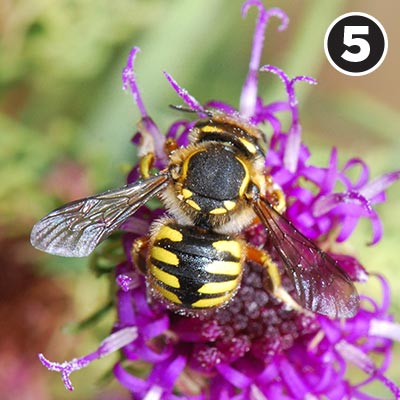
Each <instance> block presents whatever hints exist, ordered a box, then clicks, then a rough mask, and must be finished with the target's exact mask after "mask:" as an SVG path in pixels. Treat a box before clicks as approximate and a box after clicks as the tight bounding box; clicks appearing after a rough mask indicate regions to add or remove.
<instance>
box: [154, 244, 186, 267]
mask: <svg viewBox="0 0 400 400" xmlns="http://www.w3.org/2000/svg"><path fill="white" fill-rule="evenodd" d="M150 256H151V257H152V258H154V259H155V260H157V261H161V262H163V263H165V264H169V265H175V266H178V265H179V258H178V256H177V255H176V254H174V253H172V252H171V251H169V250H166V249H163V248H162V247H158V246H154V247H153V248H152V249H151V252H150Z"/></svg>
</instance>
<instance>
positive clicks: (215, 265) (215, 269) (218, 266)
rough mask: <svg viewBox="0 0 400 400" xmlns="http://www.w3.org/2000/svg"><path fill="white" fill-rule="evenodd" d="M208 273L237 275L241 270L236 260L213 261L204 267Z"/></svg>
mask: <svg viewBox="0 0 400 400" xmlns="http://www.w3.org/2000/svg"><path fill="white" fill-rule="evenodd" d="M204 269H205V270H206V271H207V272H209V273H210V274H223V275H233V276H236V275H239V274H240V271H241V265H240V263H238V262H236V261H213V262H212V263H210V264H207V265H206V266H205V268H204Z"/></svg>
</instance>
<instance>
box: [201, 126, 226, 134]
mask: <svg viewBox="0 0 400 400" xmlns="http://www.w3.org/2000/svg"><path fill="white" fill-rule="evenodd" d="M200 131H201V132H205V133H212V132H225V129H223V128H219V127H217V126H215V125H205V126H202V127H201V128H200Z"/></svg>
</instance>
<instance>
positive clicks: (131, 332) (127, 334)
mask: <svg viewBox="0 0 400 400" xmlns="http://www.w3.org/2000/svg"><path fill="white" fill-rule="evenodd" d="M136 338H137V329H136V327H128V328H124V329H121V330H119V331H117V332H114V333H113V334H111V335H110V336H109V337H108V338H106V339H105V340H103V342H102V343H101V344H100V346H99V348H98V349H97V350H96V351H94V352H93V353H90V354H88V355H86V356H84V357H80V358H74V359H73V360H71V361H64V362H63V363H58V362H52V361H49V360H47V359H46V358H45V357H44V355H43V354H39V360H40V362H41V363H42V364H43V365H44V366H45V367H46V368H47V369H49V370H50V371H56V372H61V376H62V380H63V382H64V386H65V387H66V389H68V390H70V391H72V390H74V387H73V386H72V383H71V380H70V378H69V376H70V374H71V373H72V372H74V371H78V370H80V369H82V368H84V367H86V366H87V365H89V364H90V363H91V362H92V361H94V360H96V359H99V358H102V357H105V356H106V355H108V354H110V353H113V352H115V351H117V350H119V349H121V348H122V347H124V346H126V345H128V344H129V343H131V342H133V341H134V340H135V339H136Z"/></svg>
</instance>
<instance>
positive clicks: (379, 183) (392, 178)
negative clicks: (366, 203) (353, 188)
mask: <svg viewBox="0 0 400 400" xmlns="http://www.w3.org/2000/svg"><path fill="white" fill-rule="evenodd" d="M398 179H400V171H394V172H389V173H388V174H385V175H382V176H381V177H379V178H376V179H374V180H372V181H371V182H369V183H367V184H366V185H365V186H364V187H363V188H362V189H361V190H360V193H361V194H362V195H363V196H365V197H366V198H367V199H371V198H373V197H374V196H376V195H377V194H379V193H380V192H383V191H384V190H386V189H387V188H388V187H389V186H390V185H391V184H392V183H394V182H396V181H397V180H398Z"/></svg>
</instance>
